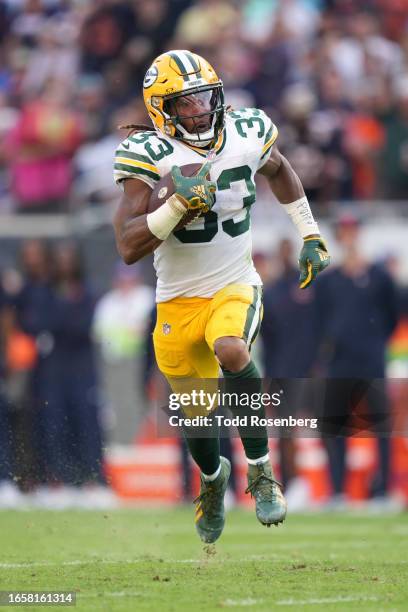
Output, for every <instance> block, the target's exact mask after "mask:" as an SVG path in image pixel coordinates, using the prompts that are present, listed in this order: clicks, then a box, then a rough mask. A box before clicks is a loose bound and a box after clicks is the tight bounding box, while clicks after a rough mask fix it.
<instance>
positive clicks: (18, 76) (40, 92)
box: [0, 0, 408, 212]
mask: <svg viewBox="0 0 408 612" xmlns="http://www.w3.org/2000/svg"><path fill="white" fill-rule="evenodd" d="M0 37H1V46H0V136H1V145H0V162H1V169H0V211H1V210H3V211H17V212H27V211H30V212H34V211H38V212H59V211H67V210H75V209H78V208H83V207H84V206H89V205H95V204H101V203H107V204H108V205H109V203H111V202H112V200H114V199H115V197H116V191H115V188H114V186H113V182H112V180H111V172H112V156H113V152H114V150H115V147H116V144H117V143H118V141H119V140H120V139H121V138H122V137H123V135H124V133H123V132H122V134H121V133H120V131H118V129H117V126H118V125H119V124H126V123H131V122H132V123H134V122H146V120H147V117H146V114H145V110H144V107H143V105H142V102H141V95H140V91H141V83H142V79H143V75H144V73H145V71H146V69H147V67H148V66H149V64H150V62H151V61H152V59H153V58H154V57H155V56H156V55H157V54H159V53H160V52H162V51H163V50H166V49H169V48H188V49H191V50H194V51H196V52H198V53H200V54H202V55H203V56H205V57H206V58H207V59H208V60H209V61H210V62H211V63H212V64H213V65H214V66H215V68H216V70H217V72H218V73H219V75H220V76H221V78H222V79H223V81H224V84H225V90H226V99H227V103H229V104H231V105H232V106H233V107H235V108H239V107H242V106H253V105H254V106H259V107H261V108H263V109H264V110H266V111H267V112H268V113H269V114H270V115H271V117H272V118H273V120H274V121H275V123H276V124H277V125H278V127H279V131H280V136H279V146H280V148H281V150H282V151H283V153H285V154H286V155H287V157H288V158H289V159H290V161H291V162H292V164H293V165H294V167H295V168H296V170H297V172H298V173H299V175H300V178H301V180H302V182H303V184H304V186H305V188H306V191H307V193H308V195H309V197H310V198H311V200H312V201H314V202H316V203H320V204H322V205H327V203H329V202H332V201H348V200H380V199H382V198H383V199H396V200H404V199H405V196H406V190H407V187H408V5H407V3H406V2H405V1H404V0H360V1H359V2H354V1H353V0H228V1H227V0H149V1H148V2H146V1H145V0H93V1H92V2H91V1H90V0H80V1H78V0H1V1H0ZM221 42H222V44H221ZM50 174H52V176H53V180H52V181H50V180H48V177H49V176H50Z"/></svg>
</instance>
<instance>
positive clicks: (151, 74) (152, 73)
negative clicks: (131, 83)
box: [143, 66, 159, 89]
mask: <svg viewBox="0 0 408 612" xmlns="http://www.w3.org/2000/svg"><path fill="white" fill-rule="evenodd" d="M158 75H159V71H158V70H157V66H151V68H149V70H148V71H147V72H146V75H145V78H144V81H143V87H144V88H145V89H146V87H150V86H151V85H153V83H154V82H155V81H156V79H157V77H158Z"/></svg>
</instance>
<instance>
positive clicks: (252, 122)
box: [229, 108, 278, 170]
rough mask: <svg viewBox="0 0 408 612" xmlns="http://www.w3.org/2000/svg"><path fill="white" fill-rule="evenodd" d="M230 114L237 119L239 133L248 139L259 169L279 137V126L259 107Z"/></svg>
mask: <svg viewBox="0 0 408 612" xmlns="http://www.w3.org/2000/svg"><path fill="white" fill-rule="evenodd" d="M229 116H230V117H231V118H233V119H234V120H235V128H236V130H237V132H238V134H240V135H241V136H242V137H244V138H245V139H247V141H246V142H247V143H248V146H249V148H250V150H251V154H252V156H253V158H254V159H253V162H254V165H255V168H257V169H258V170H259V168H262V166H263V165H264V164H265V163H266V162H267V160H268V158H269V156H270V154H271V151H272V147H273V144H274V142H275V141H276V139H277V137H278V128H277V127H276V125H275V124H274V123H272V121H271V119H270V118H269V117H268V115H267V114H266V113H265V112H264V111H263V110H260V109H259V108H242V109H240V110H238V111H232V112H230V113H229Z"/></svg>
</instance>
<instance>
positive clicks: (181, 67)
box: [169, 53, 189, 81]
mask: <svg viewBox="0 0 408 612" xmlns="http://www.w3.org/2000/svg"><path fill="white" fill-rule="evenodd" d="M169 55H170V57H172V58H173V59H174V61H175V62H176V64H177V66H178V67H179V70H180V72H181V74H182V77H183V79H184V80H185V81H188V80H189V78H188V74H187V69H186V67H185V66H184V64H183V62H182V61H181V58H180V57H179V56H178V55H177V53H169Z"/></svg>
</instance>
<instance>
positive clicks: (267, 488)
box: [245, 471, 282, 499]
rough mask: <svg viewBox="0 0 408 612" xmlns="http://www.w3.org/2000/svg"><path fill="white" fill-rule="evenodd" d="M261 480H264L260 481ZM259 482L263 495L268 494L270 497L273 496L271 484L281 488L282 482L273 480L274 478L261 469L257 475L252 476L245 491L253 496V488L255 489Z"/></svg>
mask: <svg viewBox="0 0 408 612" xmlns="http://www.w3.org/2000/svg"><path fill="white" fill-rule="evenodd" d="M262 480H264V481H266V482H264V483H262ZM260 483H261V484H260ZM259 484H260V487H259V490H260V492H261V493H263V494H264V495H270V497H271V499H272V497H273V487H272V486H271V485H274V484H276V485H278V487H279V488H280V489H281V490H282V484H281V483H280V482H279V481H278V480H275V479H274V478H272V476H268V474H265V472H263V471H262V472H261V473H260V474H258V476H256V478H254V480H253V481H252V482H251V484H250V485H248V486H247V488H246V489H245V493H250V494H251V497H253V496H254V489H256V488H257V487H258V485H259Z"/></svg>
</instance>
